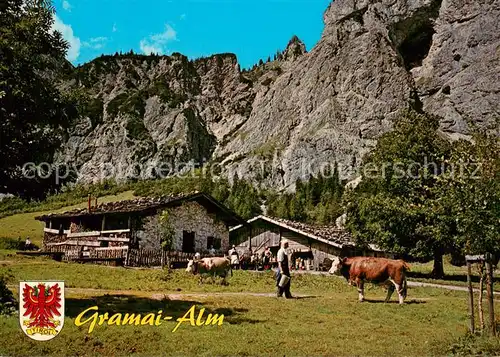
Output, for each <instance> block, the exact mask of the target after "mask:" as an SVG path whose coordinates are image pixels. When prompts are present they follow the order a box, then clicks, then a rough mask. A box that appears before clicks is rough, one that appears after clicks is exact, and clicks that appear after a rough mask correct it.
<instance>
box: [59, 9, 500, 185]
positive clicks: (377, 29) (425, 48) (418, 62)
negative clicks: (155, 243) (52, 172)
mask: <svg viewBox="0 0 500 357" xmlns="http://www.w3.org/2000/svg"><path fill="white" fill-rule="evenodd" d="M499 15H500V5H499V3H498V1H494V0H480V1H477V0H476V1H474V0H378V1H376V0H336V1H334V2H333V3H332V4H331V5H330V6H329V8H328V9H327V10H326V12H325V14H324V23H325V29H324V32H323V35H322V37H321V40H320V41H319V42H318V44H317V45H316V46H315V47H314V48H313V49H312V50H311V51H310V52H309V53H306V51H305V46H304V45H303V44H302V43H301V42H300V40H299V39H297V38H296V37H294V38H293V39H292V40H291V41H290V43H289V44H288V46H287V48H286V50H285V51H284V52H283V53H282V54H280V56H278V58H277V59H276V60H275V61H272V62H268V63H266V64H264V65H261V66H258V67H256V68H254V69H252V70H251V71H244V72H242V71H240V68H239V65H238V63H237V60H236V57H235V56H234V55H232V54H221V55H214V56H212V57H209V58H203V59H199V60H195V61H189V60H187V58H186V57H184V56H182V55H179V54H175V55H172V56H170V57H153V56H118V57H103V58H99V59H96V60H95V61H93V62H91V63H89V64H86V65H85V66H83V67H81V68H77V69H75V73H74V74H73V76H72V77H73V79H72V80H71V81H70V82H69V83H68V85H71V86H79V87H83V88H84V89H85V90H86V91H87V92H89V93H90V94H91V95H92V96H93V98H95V99H94V101H93V105H92V106H91V109H92V110H91V111H89V116H88V118H82V120H81V123H80V124H79V125H77V126H76V127H75V128H74V130H73V131H72V133H71V137H70V139H69V141H68V143H67V145H66V147H65V149H64V151H63V152H62V153H61V155H60V156H59V158H58V160H60V161H63V162H67V163H72V164H74V165H75V167H76V168H77V169H78V170H79V172H80V180H82V181H92V180H96V179H99V178H101V177H102V175H103V170H102V167H103V166H106V167H108V169H109V171H110V172H109V173H110V174H111V175H113V176H115V177H117V178H125V177H132V176H136V175H137V173H138V172H139V171H140V173H141V174H142V175H143V176H144V177H146V176H151V175H152V176H155V175H156V176H161V175H164V174H165V173H166V172H169V170H170V172H173V171H175V172H178V171H181V170H182V167H183V165H184V164H186V163H187V162H189V161H190V160H192V161H194V162H197V163H202V162H207V161H209V162H210V163H212V164H217V165H220V168H221V170H222V172H223V173H224V174H226V175H228V176H231V175H232V174H234V173H238V175H239V176H240V177H246V178H251V179H254V180H256V181H259V182H261V183H262V184H264V185H270V186H274V187H281V188H283V187H290V186H293V184H294V182H295V180H296V179H297V178H298V177H304V178H306V177H307V176H308V175H309V174H311V173H313V172H317V171H318V170H320V169H321V167H324V166H325V165H326V164H328V163H333V162H334V161H338V162H339V163H340V165H341V170H342V172H343V174H344V175H345V176H349V175H351V174H352V173H353V171H354V170H355V168H356V167H357V166H358V165H359V163H360V161H361V158H362V156H363V155H364V154H365V153H366V152H368V151H369V150H370V149H371V148H372V147H373V145H374V144H375V142H376V139H377V138H378V137H379V136H380V135H381V134H382V133H384V132H386V131H387V130H390V128H391V123H392V120H393V119H394V118H395V117H396V116H397V115H398V112H399V111H400V110H401V109H404V108H407V107H408V106H411V107H413V108H416V109H418V110H425V111H428V112H430V113H434V114H438V115H440V116H442V117H443V120H442V130H443V131H444V132H447V133H449V134H450V135H451V136H454V135H455V136H456V135H462V134H467V131H468V127H467V124H466V123H467V121H472V122H475V123H478V124H480V125H482V124H485V123H486V122H488V121H490V120H495V119H496V118H498V117H499V112H500V108H499V107H500V104H499V103H500V100H499V99H500V95H499V93H500V84H499V83H500V80H499V79H500V78H499V76H500V74H499V73H500V72H499V68H500V63H499V62H500V48H499V45H500V32H499V31H498V29H499V28H500V27H499V18H500V16H499ZM134 170H136V172H135V173H134Z"/></svg>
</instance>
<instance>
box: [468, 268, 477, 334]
mask: <svg viewBox="0 0 500 357" xmlns="http://www.w3.org/2000/svg"><path fill="white" fill-rule="evenodd" d="M471 274H472V272H471V263H470V261H469V260H467V286H468V288H469V289H468V290H469V316H470V327H469V330H470V333H472V334H473V333H474V329H475V324H474V290H473V289H472V279H471Z"/></svg>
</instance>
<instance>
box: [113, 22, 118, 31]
mask: <svg viewBox="0 0 500 357" xmlns="http://www.w3.org/2000/svg"><path fill="white" fill-rule="evenodd" d="M112 31H113V32H116V31H118V28H117V27H116V22H115V23H114V24H113V29H112Z"/></svg>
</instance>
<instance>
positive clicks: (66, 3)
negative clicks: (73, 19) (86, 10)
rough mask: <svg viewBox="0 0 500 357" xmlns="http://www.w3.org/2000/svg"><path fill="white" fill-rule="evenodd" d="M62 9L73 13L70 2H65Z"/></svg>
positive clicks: (64, 0)
mask: <svg viewBox="0 0 500 357" xmlns="http://www.w3.org/2000/svg"><path fill="white" fill-rule="evenodd" d="M62 7H63V9H64V10H66V11H71V4H70V3H69V1H68V0H63V2H62Z"/></svg>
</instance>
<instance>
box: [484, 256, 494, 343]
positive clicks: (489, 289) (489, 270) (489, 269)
mask: <svg viewBox="0 0 500 357" xmlns="http://www.w3.org/2000/svg"><path fill="white" fill-rule="evenodd" d="M491 261H492V256H491V254H489V253H488V254H486V277H487V278H486V295H487V299H488V311H489V314H490V333H491V335H493V336H495V335H496V324H495V311H494V303H493V265H492V264H491Z"/></svg>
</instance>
